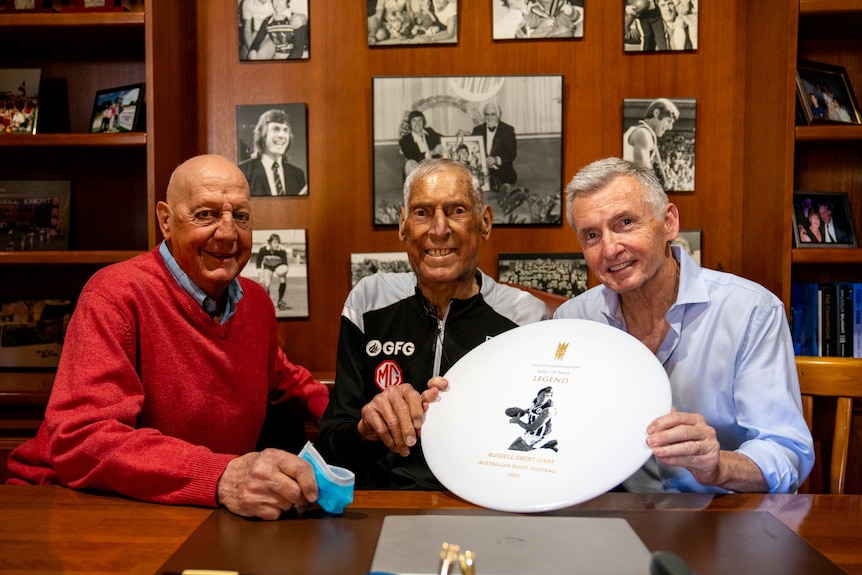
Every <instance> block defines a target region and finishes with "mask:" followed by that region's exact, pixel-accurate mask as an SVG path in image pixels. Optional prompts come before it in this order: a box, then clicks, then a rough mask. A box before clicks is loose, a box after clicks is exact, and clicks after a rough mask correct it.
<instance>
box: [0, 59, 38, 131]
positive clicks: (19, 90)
mask: <svg viewBox="0 0 862 575" xmlns="http://www.w3.org/2000/svg"><path fill="white" fill-rule="evenodd" d="M41 79H42V69H41V68H0V136H2V135H3V134H35V133H36V121H37V120H38V118H39V84H40V83H41Z"/></svg>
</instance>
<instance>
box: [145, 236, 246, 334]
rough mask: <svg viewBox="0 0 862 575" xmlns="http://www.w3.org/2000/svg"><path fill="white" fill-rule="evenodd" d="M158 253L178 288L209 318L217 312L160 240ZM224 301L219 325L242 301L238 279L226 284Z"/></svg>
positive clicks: (231, 315)
mask: <svg viewBox="0 0 862 575" xmlns="http://www.w3.org/2000/svg"><path fill="white" fill-rule="evenodd" d="M159 253H160V254H162V258H163V259H164V260H165V264H166V265H167V266H168V269H169V270H171V275H173V276H174V279H176V280H177V283H179V284H180V286H182V288H183V289H184V290H186V291H187V292H188V294H189V295H190V296H192V297H193V298H194V300H195V301H196V302H198V305H200V306H201V307H202V308H203V309H204V311H205V312H207V313H208V314H210V315H211V316H212V315H214V314H215V313H216V312H218V309H217V303H216V301H215V300H214V299H213V298H211V297H209V296H208V295H207V293H206V292H205V291H204V290H202V289H201V288H200V287H198V285H197V284H195V282H193V281H192V278H190V277H189V275H188V274H187V273H186V272H184V271H183V270H182V268H181V267H180V264H178V263H177V260H176V258H175V257H174V254H172V253H171V250H169V249H168V244H167V243H166V242H165V241H164V240H162V243H161V245H159ZM226 299H227V301H226V302H225V308H224V313H223V314H222V316H221V320H219V323H224V322H226V321H227V320H229V319H230V318H231V317H233V314H235V313H236V305H237V304H238V303H239V300H241V299H242V287H241V286H240V285H239V280H238V279H236V278H234V279H233V281H232V282H230V284H228V286H227V298H226Z"/></svg>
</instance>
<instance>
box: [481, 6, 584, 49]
mask: <svg viewBox="0 0 862 575" xmlns="http://www.w3.org/2000/svg"><path fill="white" fill-rule="evenodd" d="M491 5H492V6H493V14H492V17H493V19H494V25H493V38H494V40H546V39H549V38H562V39H568V38H583V37H584V0H492V4H491Z"/></svg>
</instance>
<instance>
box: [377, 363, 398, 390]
mask: <svg viewBox="0 0 862 575" xmlns="http://www.w3.org/2000/svg"><path fill="white" fill-rule="evenodd" d="M403 381H404V375H403V374H402V373H401V367H400V366H399V365H398V364H397V363H395V362H394V361H392V360H391V359H387V360H386V361H384V362H383V363H381V364H380V365H378V366H377V369H375V370H374V383H376V384H377V387H379V388H380V389H381V390H384V389H386V388H387V387H392V386H393V385H401V383H402V382H403Z"/></svg>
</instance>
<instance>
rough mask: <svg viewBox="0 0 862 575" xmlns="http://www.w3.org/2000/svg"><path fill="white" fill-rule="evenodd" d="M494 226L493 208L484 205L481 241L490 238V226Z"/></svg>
mask: <svg viewBox="0 0 862 575" xmlns="http://www.w3.org/2000/svg"><path fill="white" fill-rule="evenodd" d="M493 225H494V208H492V207H491V206H490V205H489V204H485V206H484V207H483V208H482V239H483V240H486V241H487V240H488V238H490V237H491V226H493Z"/></svg>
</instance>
